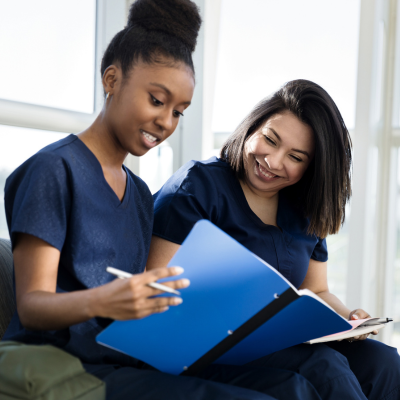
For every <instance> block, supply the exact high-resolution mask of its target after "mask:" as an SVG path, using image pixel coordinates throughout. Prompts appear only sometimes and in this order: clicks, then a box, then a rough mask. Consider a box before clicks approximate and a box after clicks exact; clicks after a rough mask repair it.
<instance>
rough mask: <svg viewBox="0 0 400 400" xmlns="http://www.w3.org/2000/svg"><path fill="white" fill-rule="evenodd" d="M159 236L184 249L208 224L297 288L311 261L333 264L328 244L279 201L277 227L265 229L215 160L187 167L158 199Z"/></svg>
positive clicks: (287, 203) (282, 198) (228, 170)
mask: <svg viewBox="0 0 400 400" xmlns="http://www.w3.org/2000/svg"><path fill="white" fill-rule="evenodd" d="M154 200H155V202H154V228H153V234H154V235H156V236H159V237H161V238H163V239H166V240H168V241H170V242H174V243H177V244H181V243H182V242H183V240H184V239H185V237H186V236H187V235H188V233H189V232H190V230H191V229H192V227H193V226H194V224H195V223H196V222H197V221H198V220H200V219H207V220H209V221H211V222H212V223H213V224H215V225H216V226H218V227H219V228H221V229H222V230H223V231H224V232H226V233H227V234H228V235H230V236H232V237H233V238H234V239H236V240H237V241H238V242H239V243H241V244H243V245H244V246H245V247H247V248H248V249H249V250H250V251H252V252H253V253H254V254H256V255H257V256H259V257H261V258H262V259H263V260H265V261H266V262H268V263H269V264H270V265H271V266H272V267H274V268H275V269H276V270H278V271H279V272H280V273H281V274H282V275H283V276H285V278H287V279H288V280H289V281H290V282H291V283H292V284H293V285H294V286H295V287H299V286H300V285H301V283H302V282H303V280H304V277H305V276H306V273H307V269H308V264H309V262H310V258H312V259H314V260H317V261H327V259H328V252H327V247H326V241H325V239H320V238H318V237H316V236H315V235H308V234H307V228H308V225H309V221H308V219H307V218H305V217H304V216H303V215H302V214H301V212H300V211H299V210H297V209H296V208H295V207H294V206H293V205H292V204H291V203H290V201H289V200H288V199H287V198H286V197H285V196H284V195H281V194H280V196H279V205H278V215H277V224H278V226H279V228H280V229H279V228H277V227H275V226H272V225H266V224H264V223H263V222H262V221H261V220H260V219H259V218H258V217H257V215H256V214H254V212H253V211H252V210H251V208H250V207H249V205H248V203H247V200H246V198H245V196H244V193H243V191H242V188H241V186H240V183H239V181H238V180H237V178H236V177H235V175H234V173H233V171H232V170H231V168H230V166H229V165H228V164H227V163H226V162H225V161H222V160H220V159H217V158H216V157H213V158H211V159H209V160H207V161H203V162H198V161H191V162H189V163H188V164H186V165H185V166H183V167H182V168H181V169H180V170H179V171H178V172H176V174H175V175H173V176H172V178H171V179H170V180H168V181H167V183H166V184H165V185H164V186H163V188H162V189H161V190H160V191H159V192H158V193H156V194H155V195H154Z"/></svg>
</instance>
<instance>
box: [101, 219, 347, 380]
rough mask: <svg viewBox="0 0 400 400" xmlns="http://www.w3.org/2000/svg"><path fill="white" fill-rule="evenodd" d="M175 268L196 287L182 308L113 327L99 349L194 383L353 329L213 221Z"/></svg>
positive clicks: (196, 232) (194, 236)
mask: <svg viewBox="0 0 400 400" xmlns="http://www.w3.org/2000/svg"><path fill="white" fill-rule="evenodd" d="M169 265H170V266H173V265H179V266H181V267H183V268H184V269H185V272H184V273H183V274H182V275H181V276H180V277H185V278H188V279H190V281H191V285H190V286H189V287H188V288H187V289H183V290H182V291H181V294H182V299H183V303H182V304H181V305H179V306H177V307H171V308H170V309H169V310H168V311H167V312H165V313H162V314H155V315H151V316H149V317H147V318H144V319H141V320H129V321H115V322H113V323H112V324H111V325H109V326H108V327H107V328H106V329H105V330H104V331H102V332H101V333H100V334H99V335H98V336H97V342H98V343H100V344H103V345H105V346H108V347H110V348H113V349H115V350H118V351H120V352H122V353H125V354H128V355H130V356H132V357H135V358H137V359H140V360H142V361H144V362H146V363H148V364H150V365H152V366H153V367H155V368H157V369H159V370H161V371H163V372H168V373H171V374H175V375H178V374H181V375H194V374H196V373H198V372H199V371H201V370H202V369H204V368H205V367H206V366H208V365H209V364H210V363H213V362H216V363H222V364H233V365H241V364H245V363H247V362H250V361H252V360H255V359H257V358H260V357H262V356H264V355H267V354H270V353H272V352H275V351H277V350H281V349H284V348H286V347H290V346H293V345H296V344H299V343H303V342H305V341H308V340H311V339H315V338H318V337H321V336H325V335H329V334H333V333H337V332H341V331H345V330H348V329H350V328H351V326H350V324H349V323H348V322H347V321H346V320H345V319H344V318H342V317H341V316H339V315H338V314H336V313H335V312H334V311H333V310H332V309H331V308H329V307H328V306H326V305H324V304H323V302H322V301H320V300H318V299H317V298H314V297H313V296H312V293H311V292H309V293H308V294H307V293H301V292H302V291H298V290H296V289H295V288H294V287H293V286H292V285H291V284H290V283H289V282H288V281H287V280H286V279H285V278H284V277H283V276H282V275H281V274H280V273H279V272H277V271H276V270H275V269H274V268H272V267H271V266H269V265H268V264H267V263H266V262H264V261H263V260H261V259H260V258H259V257H257V256H256V255H254V254H253V253H251V252H250V251H249V250H247V249H246V248H245V247H244V246H242V245H241V244H239V243H238V242H236V241H235V240H234V239H232V238H231V237H230V236H229V235H227V234H226V233H224V232H223V231H222V230H220V229H219V228H217V227H216V226H214V225H213V224H212V223H211V222H209V221H206V220H202V221H199V222H198V223H197V224H196V225H195V226H194V228H193V229H192V231H191V232H190V234H189V235H188V237H187V238H186V240H185V241H184V242H183V244H182V246H181V247H180V249H179V250H178V252H177V253H176V254H175V256H174V257H173V258H172V260H171V261H170V263H169Z"/></svg>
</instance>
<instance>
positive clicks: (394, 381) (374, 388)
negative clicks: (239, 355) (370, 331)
mask: <svg viewBox="0 0 400 400" xmlns="http://www.w3.org/2000/svg"><path fill="white" fill-rule="evenodd" d="M248 365H249V366H258V367H273V368H281V369H285V370H289V371H293V372H296V373H298V374H300V375H301V376H303V377H304V378H306V379H307V380H308V381H309V382H310V383H312V385H313V386H314V387H315V389H316V390H317V391H318V393H319V395H320V397H321V398H322V399H323V400H341V399H348V400H353V399H354V400H356V399H357V400H359V399H362V400H365V399H369V400H395V399H396V400H400V357H399V354H398V353H397V350H396V349H395V348H393V347H389V346H386V345H385V344H383V343H380V342H377V341H375V340H371V339H367V340H364V341H359V342H353V343H349V342H347V341H345V340H343V341H341V342H330V343H329V344H313V345H306V344H301V345H298V346H293V347H290V348H288V349H284V350H281V351H278V352H276V353H273V354H270V355H268V356H265V357H263V358H260V359H259V360H256V361H253V362H251V363H249V364H248Z"/></svg>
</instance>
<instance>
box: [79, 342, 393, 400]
mask: <svg viewBox="0 0 400 400" xmlns="http://www.w3.org/2000/svg"><path fill="white" fill-rule="evenodd" d="M84 367H85V369H86V370H87V372H89V373H92V374H93V375H95V376H97V377H99V378H100V379H102V380H103V381H104V382H105V383H106V385H107V400H122V399H124V400H125V399H126V400H129V399H132V400H158V399H163V400H164V399H165V400H168V399H175V400H183V399H190V400H192V399H193V400H203V399H204V400H208V399H213V400H214V399H215V400H225V399H226V400H228V399H229V400H239V399H240V400H242V399H243V400H244V399H249V400H253V399H254V400H256V399H257V400H273V399H276V400H281V399H287V400H297V399H299V400H300V399H301V400H314V399H315V400H366V399H369V400H400V357H399V355H398V353H397V350H396V349H394V348H392V347H389V346H386V345H384V344H382V343H380V342H377V341H374V340H370V339H367V340H364V341H361V342H353V343H348V342H347V341H341V342H331V343H329V344H315V345H306V344H301V345H298V346H294V347H290V348H288V349H284V350H281V351H278V352H276V353H273V354H270V355H268V356H265V357H262V358H260V359H258V360H255V361H252V362H251V363H249V364H246V365H244V366H231V365H218V364H213V365H211V366H209V367H208V368H207V369H206V370H205V371H203V372H202V373H201V374H199V375H198V376H196V377H182V376H174V375H169V374H164V373H162V372H159V371H157V370H155V369H153V368H152V367H150V366H147V365H144V366H143V368H142V369H136V368H131V367H118V366H111V365H89V364H84Z"/></svg>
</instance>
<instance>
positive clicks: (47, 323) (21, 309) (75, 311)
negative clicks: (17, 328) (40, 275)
mask: <svg viewBox="0 0 400 400" xmlns="http://www.w3.org/2000/svg"><path fill="white" fill-rule="evenodd" d="M95 291H96V289H88V290H80V291H75V292H69V293H51V292H45V291H34V292H30V293H27V294H25V295H24V296H23V298H21V299H20V304H18V314H19V317H20V320H21V323H22V325H23V326H24V327H25V328H27V329H30V330H58V329H63V328H67V327H69V326H71V325H74V324H78V323H80V322H84V321H87V320H88V319H90V318H93V317H94V316H95V311H94V302H95V300H94V297H95Z"/></svg>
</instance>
